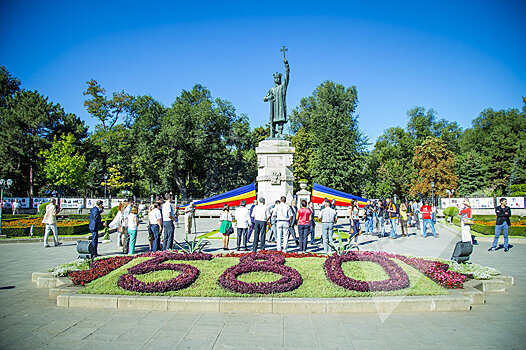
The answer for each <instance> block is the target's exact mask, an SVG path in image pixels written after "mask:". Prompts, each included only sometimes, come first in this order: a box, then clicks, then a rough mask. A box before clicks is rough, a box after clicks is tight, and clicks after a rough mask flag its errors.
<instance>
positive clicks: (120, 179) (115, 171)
mask: <svg viewBox="0 0 526 350" xmlns="http://www.w3.org/2000/svg"><path fill="white" fill-rule="evenodd" d="M100 185H101V186H107V187H108V189H109V191H110V192H109V193H111V192H112V191H115V190H118V189H120V188H126V187H130V186H132V185H133V183H131V182H126V181H124V176H122V174H121V169H120V166H119V165H118V164H116V165H113V166H110V167H109V168H108V180H107V181H103V182H101V184H100Z"/></svg>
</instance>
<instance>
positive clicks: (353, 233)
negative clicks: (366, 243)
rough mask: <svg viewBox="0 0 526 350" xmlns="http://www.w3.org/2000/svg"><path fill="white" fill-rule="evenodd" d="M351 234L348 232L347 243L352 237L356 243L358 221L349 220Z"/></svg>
mask: <svg viewBox="0 0 526 350" xmlns="http://www.w3.org/2000/svg"><path fill="white" fill-rule="evenodd" d="M351 227H352V233H350V232H349V241H350V240H351V238H353V237H354V241H355V242H358V233H359V232H360V220H358V219H354V220H351Z"/></svg>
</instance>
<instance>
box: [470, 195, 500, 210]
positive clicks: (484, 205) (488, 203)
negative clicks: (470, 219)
mask: <svg viewBox="0 0 526 350" xmlns="http://www.w3.org/2000/svg"><path fill="white" fill-rule="evenodd" d="M469 202H470V203H471V208H473V209H493V208H495V201H494V200H493V197H491V198H469Z"/></svg>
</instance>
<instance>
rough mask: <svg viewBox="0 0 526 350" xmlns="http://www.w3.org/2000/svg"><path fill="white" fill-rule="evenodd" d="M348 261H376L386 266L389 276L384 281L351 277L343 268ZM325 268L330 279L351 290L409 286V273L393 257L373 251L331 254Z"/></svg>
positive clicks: (388, 289)
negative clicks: (339, 254) (343, 264)
mask: <svg viewBox="0 0 526 350" xmlns="http://www.w3.org/2000/svg"><path fill="white" fill-rule="evenodd" d="M346 261H372V262H376V263H378V264H379V265H380V266H382V267H383V268H384V270H385V272H386V273H387V275H388V276H389V278H388V279H386V280H382V281H361V280H356V279H353V278H350V277H348V276H346V275H345V273H344V272H343V269H342V263H344V262H346ZM324 268H325V272H326V274H327V277H328V278H329V280H330V281H332V282H333V283H335V284H337V285H339V286H340V287H343V288H345V289H349V290H356V291H358V292H378V291H393V290H398V289H403V288H407V287H409V276H407V273H405V271H404V270H403V269H402V268H401V267H400V266H399V265H398V264H396V263H395V262H394V261H392V260H391V259H388V258H386V257H383V256H381V255H377V254H374V253H371V252H364V253H359V252H350V253H348V254H345V255H342V256H338V255H333V256H330V257H328V258H327V260H325V264H324Z"/></svg>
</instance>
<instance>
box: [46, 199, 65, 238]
mask: <svg viewBox="0 0 526 350" xmlns="http://www.w3.org/2000/svg"><path fill="white" fill-rule="evenodd" d="M56 205H57V200H56V199H55V198H53V199H51V203H49V204H48V205H46V214H45V215H44V218H43V219H42V223H43V224H45V225H46V226H45V231H44V247H45V248H48V247H49V244H48V243H47V239H48V237H49V231H51V232H53V240H54V241H55V247H56V246H58V245H61V244H62V243H61V242H59V241H58V232H57V213H58V212H60V210H61V209H59V210H58V211H57V207H56Z"/></svg>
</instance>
